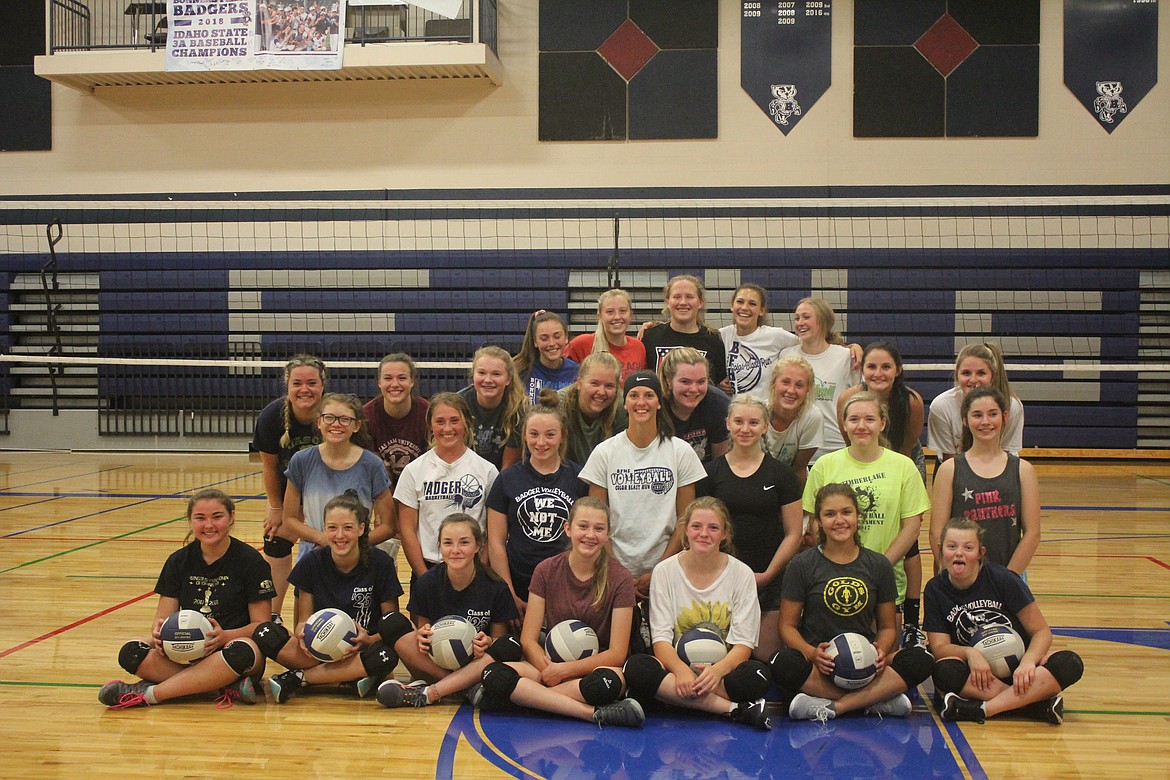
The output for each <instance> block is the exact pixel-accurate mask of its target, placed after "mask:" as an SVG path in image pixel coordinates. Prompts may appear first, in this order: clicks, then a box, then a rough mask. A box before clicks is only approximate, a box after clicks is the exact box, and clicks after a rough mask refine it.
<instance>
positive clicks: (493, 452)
mask: <svg viewBox="0 0 1170 780" xmlns="http://www.w3.org/2000/svg"><path fill="white" fill-rule="evenodd" d="M459 395H461V396H463V398H464V400H466V401H467V405H468V406H469V407H471V420H472V427H473V430H472V432H471V433H472V438H473V439H474V441H473V442H472V447H471V448H472V449H473V450H475V454H476V455H478V456H479V457H481V458H483V459H484V460H486V461H487V462H488V463H490V464H492V465H493V466H495V467H496V468H497V469H498V468H500V467H501V466H502V465H503V463H504V449H505V448H506V447H519V446H520V425H519V424H517V425H516V427H515V428H513V429H512V435H511V436H509V437H507V438H506V439H505V438H504V406H505V405H506V404H505V402H504V401H500V405H499V406H497V407H496V408H495V409H484V408H483V407H482V406H480V405H479V401H477V400H476V399H475V387H474V386H471V387H465V388H463V389H462V390H460V391H459Z"/></svg>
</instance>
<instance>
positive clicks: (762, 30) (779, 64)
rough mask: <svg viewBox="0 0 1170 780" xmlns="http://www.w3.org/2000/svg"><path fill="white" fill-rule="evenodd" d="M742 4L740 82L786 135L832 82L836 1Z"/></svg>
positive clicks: (817, 0) (796, 0) (773, 1)
mask: <svg viewBox="0 0 1170 780" xmlns="http://www.w3.org/2000/svg"><path fill="white" fill-rule="evenodd" d="M741 5H742V18H741V21H740V69H739V84H740V86H741V87H743V89H744V91H745V92H747V93H748V95H750V96H751V98H752V100H754V101H755V103H756V105H757V106H759V107H760V110H761V111H763V112H764V113H766V114H767V115H768V116H770V117H771V118H772V122H773V123H774V124H775V125H776V127H777V128H779V130H780V132H782V133H784V135H788V133H789V132H791V131H792V128H794V127H796V123H797V122H799V121H800V118H801V117H802V116H804V115H805V114H807V113H808V111H809V109H810V108H812V107H813V104H814V103H816V102H817V101H818V100H819V99H820V97H821V95H823V94H825V92H826V90H828V89H829V85H830V84H831V83H832V81H833V76H832V58H833V39H832V25H833V17H832V10H833V2H832V0H779V1H778V0H771V2H763V0H761V2H742V3H741Z"/></svg>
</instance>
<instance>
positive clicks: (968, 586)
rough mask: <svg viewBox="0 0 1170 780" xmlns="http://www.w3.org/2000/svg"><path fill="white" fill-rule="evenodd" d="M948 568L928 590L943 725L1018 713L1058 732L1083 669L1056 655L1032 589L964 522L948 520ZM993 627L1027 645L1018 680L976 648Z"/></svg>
mask: <svg viewBox="0 0 1170 780" xmlns="http://www.w3.org/2000/svg"><path fill="white" fill-rule="evenodd" d="M940 539H941V545H942V565H943V570H942V571H940V572H939V573H938V575H936V576H935V578H934V579H932V580H931V581H930V582H929V583H927V585H926V632H927V636H928V637H929V639H930V650H931V652H932V653H934V656H935V657H936V658H938V659H939V661H938V663H937V664H936V666H935V669H934V685H935V688H936V689H937V690H938V691H939V692H940V693H942V694H943V708H942V710H941V711H940V712H939V715H940V716H941V717H942V719H943V720H967V721H974V722H976V723H982V722H983V720H984V718H988V717H991V716H993V715H998V714H999V713H1001V712H1008V711H1011V710H1023V711H1024V712H1026V713H1027V714H1029V715H1032V716H1033V717H1035V718H1037V719H1039V720H1043V721H1046V722H1048V723H1051V724H1053V725H1055V726H1059V725H1060V724H1061V723H1062V722H1063V721H1064V698H1063V692H1064V690H1065V689H1067V688H1068V687H1069V686H1070V685H1072V684H1073V683H1075V682H1076V681H1077V680H1079V679H1081V675H1082V674H1083V673H1084V668H1085V667H1084V664H1083V663H1082V661H1081V658H1080V656H1078V655H1077V654H1076V653H1074V652H1072V651H1071V650H1060V651H1058V652H1055V653H1052V652H1049V651H1050V650H1051V649H1052V629H1050V628H1049V627H1048V621H1046V620H1045V619H1044V615H1042V614H1041V613H1040V607H1039V606H1037V604H1036V600H1035V598H1034V597H1033V596H1032V591H1030V590H1029V589H1028V585H1027V584H1026V583H1025V582H1024V581H1023V580H1021V579H1020V578H1019V577H1018V576H1016V574H1014V573H1012V572H1011V571H1009V570H1007V569H1005V568H1003V567H1002V566H1000V565H998V564H995V563H992V562H990V561H988V560H986V558H985V555H984V553H985V549H984V547H983V527H982V526H981V525H980V524H979V523H975V522H973V521H971V520H967V519H965V518H952V519H951V520H949V521H947V524H946V525H945V526H944V527H943V530H942V533H941V534H940ZM986 626H1008V627H1010V628H1011V629H1012V630H1014V631H1015V632H1016V633H1017V634H1019V635H1020V637H1021V638H1022V639H1023V640H1024V646H1025V647H1026V650H1025V651H1024V655H1023V658H1021V659H1020V664H1019V666H1018V667H1016V670H1015V671H1014V672H1013V673H1012V677H1011V679H1010V680H1009V679H999V678H997V677H995V675H993V674H992V672H991V667H990V665H989V664H988V662H987V659H986V658H985V657H984V656H983V654H982V653H980V652H979V651H978V650H976V649H975V648H973V647H970V644H971V641H972V636H973V634H974V632H975V631H976V630H977V629H980V628H983V627H986Z"/></svg>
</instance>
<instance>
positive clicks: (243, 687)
mask: <svg viewBox="0 0 1170 780" xmlns="http://www.w3.org/2000/svg"><path fill="white" fill-rule="evenodd" d="M237 701H239V702H243V703H244V704H255V703H256V685H255V684H254V683H253V682H252V678H251V677H241V678H240V679H238V680H236V681H235V682H234V683H232V684H231V685H229V686H228V687H226V688H221V689H220V694H219V696H218V697H216V700H215V708H216V709H217V710H230V709H231V708H232V704H233V703H235V702H237Z"/></svg>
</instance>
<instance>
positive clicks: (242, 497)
mask: <svg viewBox="0 0 1170 780" xmlns="http://www.w3.org/2000/svg"><path fill="white" fill-rule="evenodd" d="M248 476H252V475H250V474H249V475H248ZM217 484H218V483H217ZM200 489H201V488H196V490H200ZM0 496H13V497H16V498H36V497H44V496H52V497H53V498H183V499H186V498H188V497H189V496H188V495H187V493H186V491H184V492H183V493H12V492H9V491H6V490H0ZM260 497H261V496H260V494H258V493H257V494H249V495H239V496H232V499H233V500H235V501H249V500H251V499H254V498H260ZM22 506H32V504H22ZM9 508H10V509H17V508H18V507H9ZM3 511H6V510H3V509H0V512H3Z"/></svg>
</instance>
